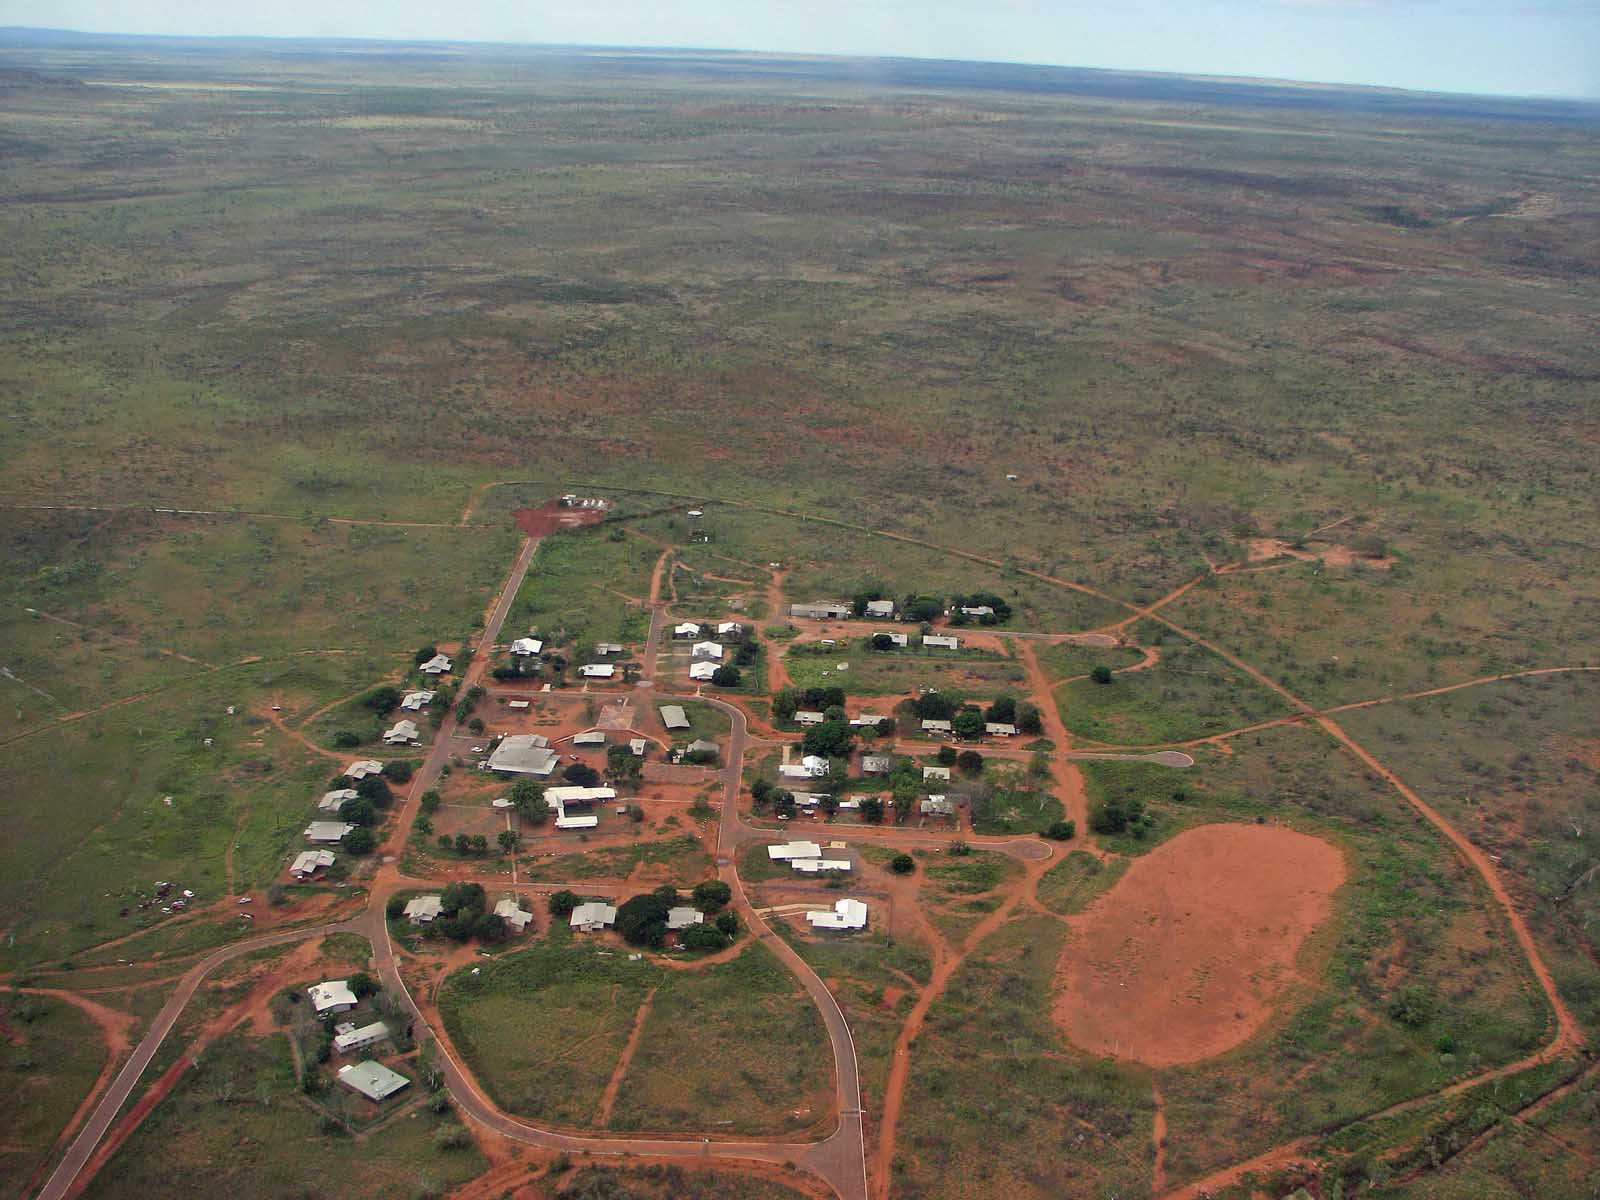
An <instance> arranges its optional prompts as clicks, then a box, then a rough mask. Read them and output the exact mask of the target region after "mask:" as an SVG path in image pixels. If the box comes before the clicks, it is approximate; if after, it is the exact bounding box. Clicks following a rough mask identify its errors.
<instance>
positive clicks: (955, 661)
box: [783, 645, 1027, 698]
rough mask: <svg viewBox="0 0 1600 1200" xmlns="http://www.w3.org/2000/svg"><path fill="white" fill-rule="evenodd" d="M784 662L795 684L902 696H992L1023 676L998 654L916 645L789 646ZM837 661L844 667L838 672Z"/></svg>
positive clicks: (1005, 689) (1014, 688)
mask: <svg viewBox="0 0 1600 1200" xmlns="http://www.w3.org/2000/svg"><path fill="white" fill-rule="evenodd" d="M783 662H784V666H785V667H786V668H787V669H788V671H789V678H790V679H792V680H793V681H794V685H795V686H796V687H801V688H806V687H842V688H844V690H845V691H846V692H848V693H850V694H852V695H857V696H895V695H904V694H905V693H907V692H914V691H916V690H917V689H918V688H920V687H932V688H938V689H939V690H940V691H954V692H960V693H962V694H963V695H971V696H975V697H987V698H992V697H994V696H996V695H998V694H999V693H1001V692H1004V691H1015V690H1016V685H1018V684H1020V683H1022V682H1023V681H1024V680H1026V679H1027V672H1026V671H1025V670H1024V669H1023V668H1022V667H1020V666H1018V665H1017V664H1016V663H1014V662H1010V661H1009V660H1007V659H1004V658H1001V657H1000V656H999V655H988V654H985V655H978V654H966V653H961V652H957V653H955V654H949V653H946V654H942V655H941V654H939V653H937V652H934V651H928V652H923V651H921V650H918V649H915V648H912V649H907V650H886V651H881V652H880V651H876V650H865V649H862V648H861V647H860V646H859V645H857V646H836V647H835V648H834V649H833V650H831V651H827V652H818V651H815V650H812V649H811V648H810V647H807V646H804V645H800V646H791V647H790V648H789V652H788V653H787V654H786V655H784V659H783ZM840 663H846V664H848V668H847V669H846V670H844V671H841V670H839V664H840Z"/></svg>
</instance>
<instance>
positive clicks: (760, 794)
mask: <svg viewBox="0 0 1600 1200" xmlns="http://www.w3.org/2000/svg"><path fill="white" fill-rule="evenodd" d="M774 790H775V785H774V784H773V782H772V780H770V779H766V778H761V779H758V780H756V781H755V782H754V783H752V784H751V785H750V807H751V808H753V809H754V810H755V811H756V812H758V813H759V812H765V811H766V810H767V805H769V804H771V803H772V793H773V791H774Z"/></svg>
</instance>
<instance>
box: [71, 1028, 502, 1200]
mask: <svg viewBox="0 0 1600 1200" xmlns="http://www.w3.org/2000/svg"><path fill="white" fill-rule="evenodd" d="M407 1073H409V1072H407ZM417 1088H418V1085H417V1084H416V1083H415V1082H413V1084H412V1086H411V1089H410V1090H409V1092H407V1093H402V1095H401V1096H400V1097H397V1098H395V1099H393V1100H390V1101H389V1102H388V1105H387V1109H386V1111H387V1110H393V1109H395V1108H398V1107H400V1106H401V1105H403V1104H404V1103H405V1102H406V1099H407V1098H409V1097H412V1096H414V1095H415V1094H416V1091H417ZM297 1093H298V1087H297V1085H296V1082H295V1074H294V1066H293V1063H292V1061H291V1059H290V1056H289V1046H288V1040H287V1039H286V1038H284V1037H283V1036H281V1035H279V1036H274V1037H270V1038H266V1039H262V1040H254V1039H250V1038H247V1037H245V1036H243V1035H241V1034H230V1035H228V1036H226V1037H224V1038H221V1039H220V1040H218V1041H217V1042H215V1043H213V1044H212V1045H211V1046H210V1047H209V1048H208V1049H207V1050H206V1053H205V1056H204V1057H203V1059H202V1060H201V1061H200V1062H199V1063H198V1064H197V1065H196V1066H195V1067H194V1068H193V1069H191V1070H189V1071H187V1072H185V1074H184V1076H183V1078H182V1079H180V1080H179V1082H178V1086H177V1088H176V1089H175V1090H174V1091H173V1093H172V1094H171V1095H170V1096H168V1097H167V1098H166V1099H165V1100H163V1101H162V1102H161V1104H159V1105H158V1106H157V1107H156V1109H155V1111H154V1112H153V1113H151V1114H150V1116H149V1117H148V1118H146V1119H145V1120H144V1121H143V1122H142V1123H141V1124H140V1125H139V1127H138V1128H137V1129H135V1130H134V1132H133V1134H132V1136H131V1137H129V1139H128V1141H127V1142H126V1143H125V1144H124V1145H123V1146H122V1148H121V1149H120V1150H118V1151H117V1153H116V1154H115V1155H114V1156H113V1158H112V1159H111V1161H110V1162H108V1163H107V1164H106V1166H105V1169H104V1170H102V1171H100V1172H99V1173H98V1174H97V1175H95V1177H94V1178H93V1180H91V1181H90V1183H89V1186H88V1188H87V1189H86V1190H85V1192H84V1195H85V1196H93V1197H96V1198H97V1200H116V1198H119V1197H136V1196H155V1195H162V1194H164V1193H167V1192H168V1191H169V1190H170V1188H171V1186H172V1181H173V1180H174V1179H179V1178H187V1179H192V1178H200V1177H204V1178H206V1179H208V1180H211V1181H212V1182H213V1183H214V1184H215V1185H216V1186H218V1187H221V1188H223V1189H225V1190H226V1191H227V1192H228V1193H229V1194H230V1195H234V1196H239V1197H242V1198H252V1197H269V1196H272V1197H278V1196H291V1195H301V1194H306V1195H327V1194H348V1193H350V1192H356V1191H368V1190H370V1191H371V1192H372V1193H373V1194H375V1195H379V1194H384V1195H410V1194H412V1193H413V1192H415V1191H416V1190H417V1189H418V1188H420V1187H426V1188H430V1189H435V1188H449V1187H453V1186H455V1185H457V1184H460V1183H464V1182H465V1181H467V1180H468V1179H471V1178H473V1177H474V1176H476V1175H478V1174H479V1173H481V1172H482V1171H483V1170H484V1169H485V1168H486V1167H487V1165H488V1164H487V1162H486V1160H485V1159H484V1157H483V1155H482V1154H480V1153H479V1151H478V1149H477V1147H476V1146H475V1145H473V1144H472V1142H471V1141H470V1139H469V1140H468V1141H467V1143H466V1145H465V1147H464V1148H462V1149H446V1148H443V1147H442V1146H441V1145H440V1144H439V1141H438V1139H439V1138H440V1136H441V1134H442V1133H444V1132H446V1131H450V1130H459V1129H460V1128H461V1123H460V1122H459V1121H458V1120H457V1119H456V1117H455V1116H454V1115H445V1116H434V1115H432V1114H430V1113H427V1112H426V1111H425V1110H420V1109H419V1110H417V1111H415V1112H411V1113H407V1114H406V1115H404V1116H400V1117H398V1118H395V1119H392V1120H389V1121H387V1122H385V1123H383V1124H382V1125H381V1126H380V1127H378V1128H375V1129H370V1130H368V1131H366V1132H364V1133H363V1134H362V1135H361V1136H360V1137H359V1138H353V1137H350V1136H348V1135H343V1134H329V1133H323V1132H321V1131H320V1129H319V1124H318V1116H317V1113H316V1110H315V1109H313V1108H312V1107H310V1106H309V1105H305V1104H302V1103H301V1102H300V1100H299V1098H298V1095H297ZM335 1099H337V1098H335Z"/></svg>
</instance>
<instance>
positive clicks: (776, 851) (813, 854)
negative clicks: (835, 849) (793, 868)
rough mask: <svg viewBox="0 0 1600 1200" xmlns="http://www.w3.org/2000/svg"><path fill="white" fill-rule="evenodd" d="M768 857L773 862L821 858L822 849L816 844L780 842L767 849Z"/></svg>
mask: <svg viewBox="0 0 1600 1200" xmlns="http://www.w3.org/2000/svg"><path fill="white" fill-rule="evenodd" d="M767 857H768V858H770V859H771V860H772V861H773V862H788V861H789V860H791V859H795V858H821V857H822V847H821V846H819V845H817V843H816V842H778V843H777V844H775V845H772V846H768V847H767Z"/></svg>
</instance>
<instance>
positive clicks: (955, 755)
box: [934, 746, 984, 775]
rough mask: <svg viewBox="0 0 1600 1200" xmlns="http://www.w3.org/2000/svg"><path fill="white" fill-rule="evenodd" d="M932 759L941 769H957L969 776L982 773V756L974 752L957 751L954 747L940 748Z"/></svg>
mask: <svg viewBox="0 0 1600 1200" xmlns="http://www.w3.org/2000/svg"><path fill="white" fill-rule="evenodd" d="M934 758H935V760H936V761H937V762H938V764H939V765H940V766H941V767H959V768H960V769H961V770H963V771H965V772H966V773H967V774H969V775H979V774H982V772H983V762H984V759H983V755H981V754H979V753H978V752H977V751H976V750H960V751H958V750H957V749H956V748H955V747H954V746H940V747H939V753H938V754H936V755H935V756H934Z"/></svg>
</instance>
